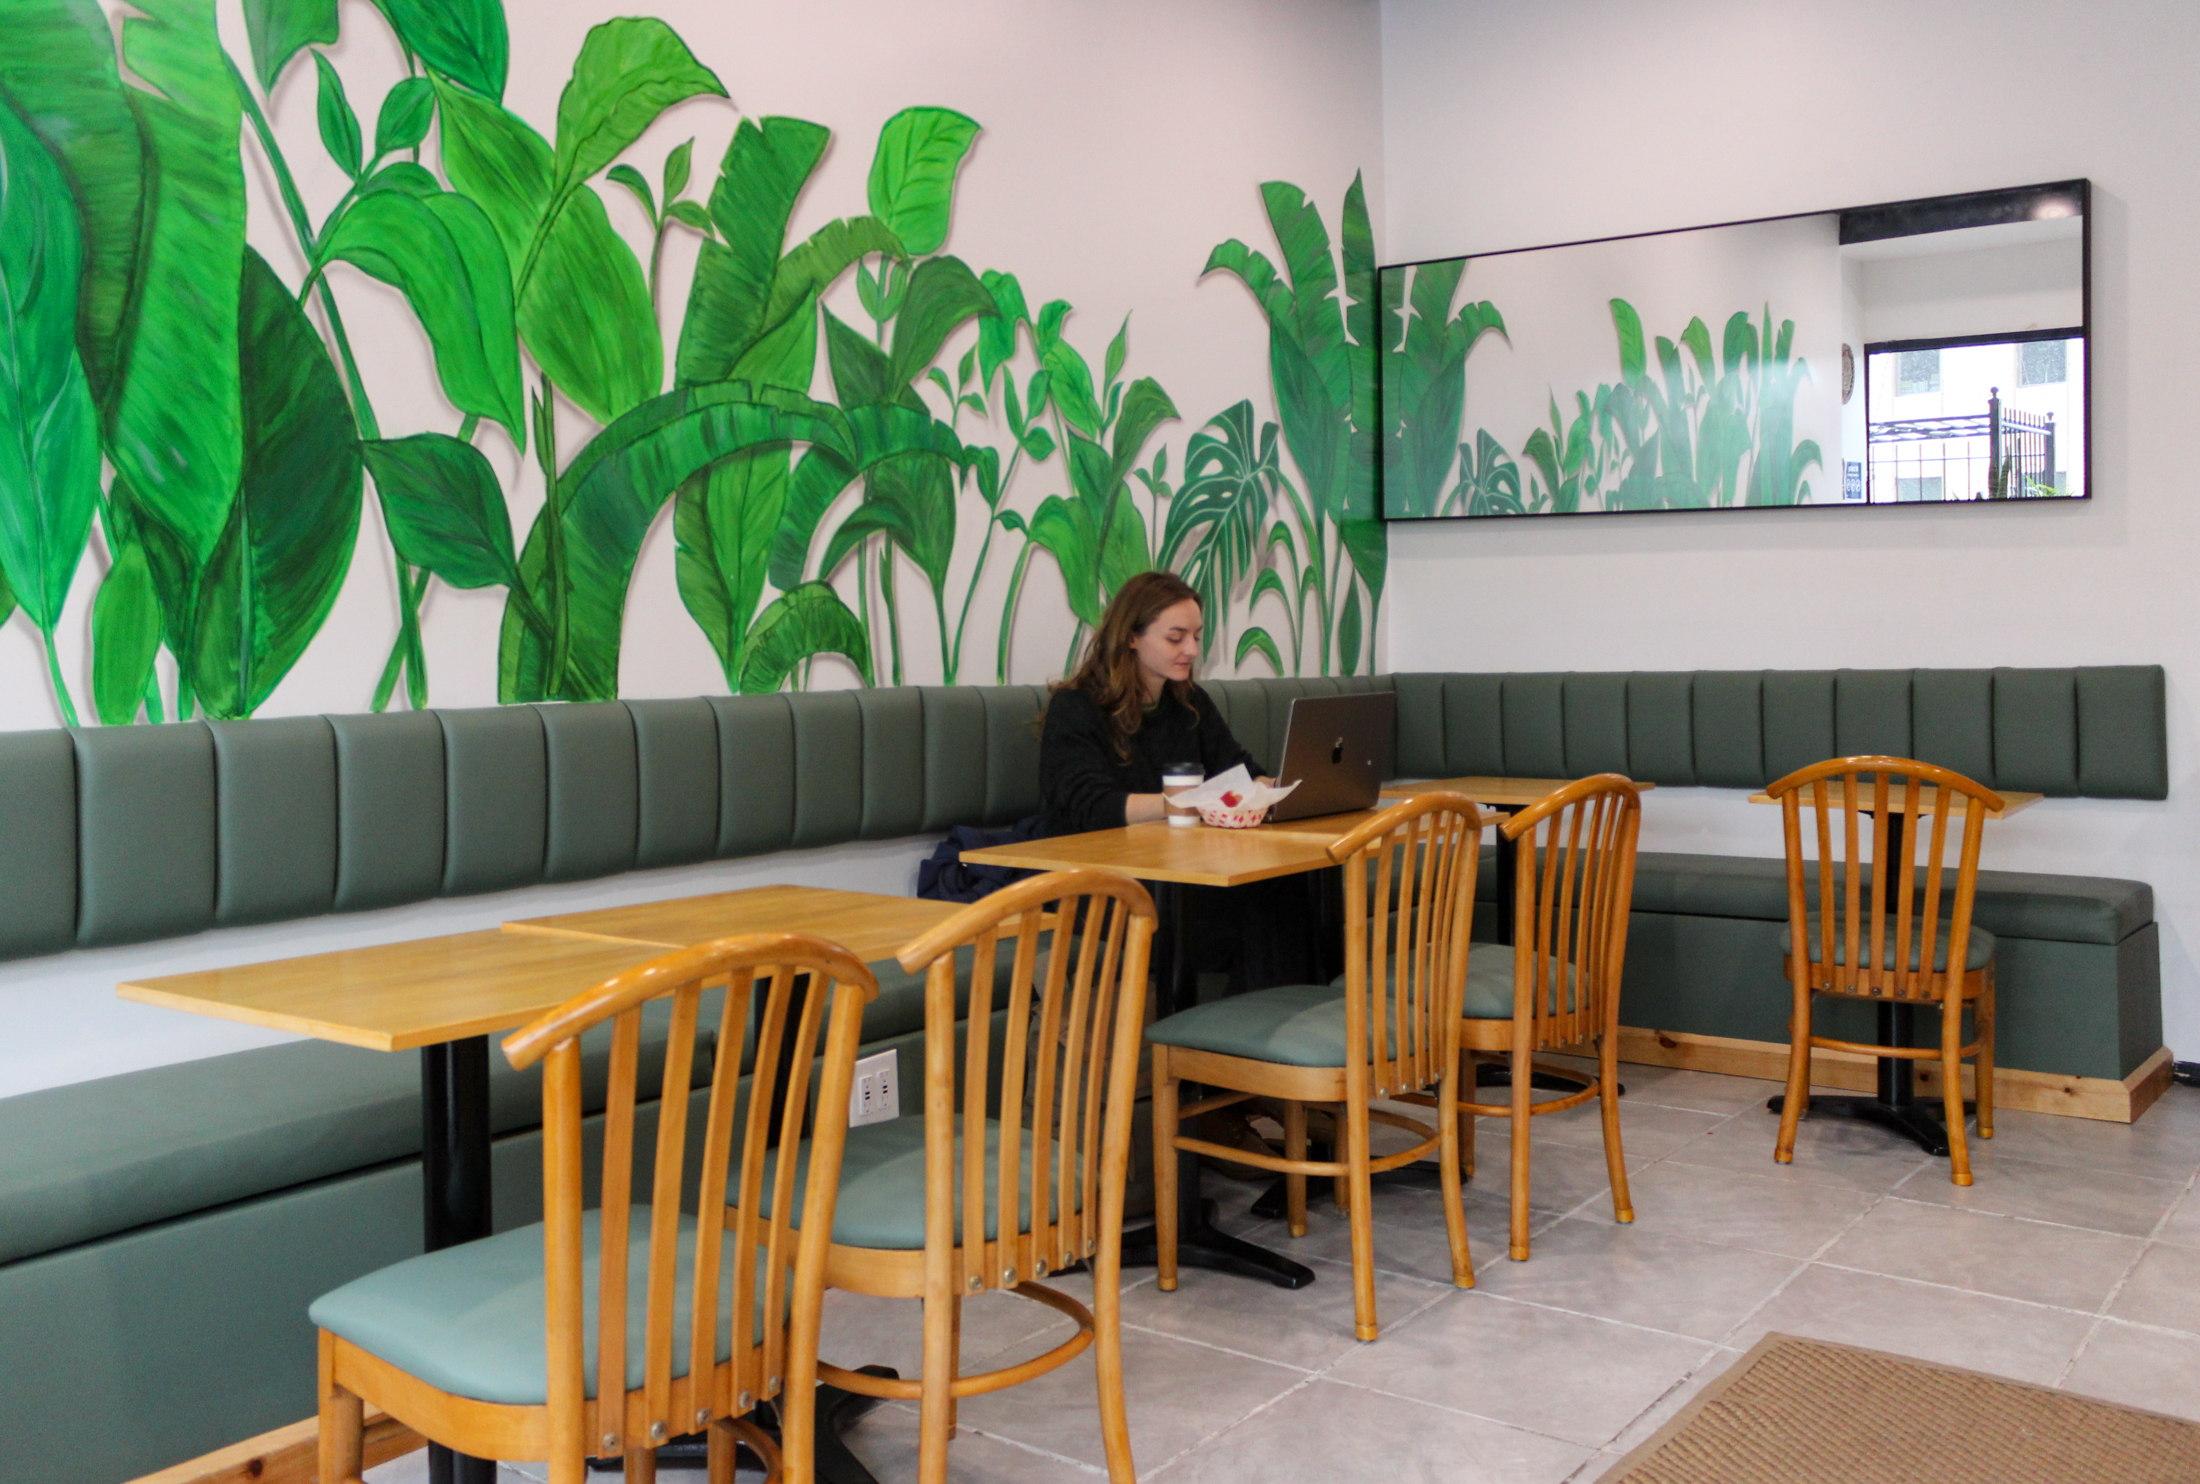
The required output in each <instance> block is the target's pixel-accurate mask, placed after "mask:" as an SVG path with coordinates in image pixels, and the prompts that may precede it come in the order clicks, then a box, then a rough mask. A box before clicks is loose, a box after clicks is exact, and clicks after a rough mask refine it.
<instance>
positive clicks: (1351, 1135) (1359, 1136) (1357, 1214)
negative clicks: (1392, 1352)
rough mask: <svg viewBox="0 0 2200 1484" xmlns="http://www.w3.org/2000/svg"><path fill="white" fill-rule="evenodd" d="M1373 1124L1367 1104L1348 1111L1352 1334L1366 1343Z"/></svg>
mask: <svg viewBox="0 0 2200 1484" xmlns="http://www.w3.org/2000/svg"><path fill="white" fill-rule="evenodd" d="M1369 1124H1370V1120H1369V1118H1368V1116H1367V1104H1366V1102H1364V1101H1360V1100H1355V1101H1354V1102H1352V1103H1349V1104H1347V1105H1346V1107H1345V1165H1346V1166H1347V1168H1348V1170H1349V1179H1350V1181H1351V1185H1352V1208H1351V1211H1350V1213H1349V1214H1350V1215H1351V1218H1352V1330H1353V1333H1354V1334H1355V1335H1357V1336H1358V1337H1359V1338H1360V1339H1363V1340H1372V1339H1374V1338H1375V1199H1374V1196H1375V1176H1374V1173H1373V1171H1371V1170H1370V1169H1369V1168H1368V1165H1369V1163H1370V1160H1371V1158H1372V1156H1371V1155H1370V1153H1369V1150H1368V1142H1369V1141H1368V1133H1369Z"/></svg>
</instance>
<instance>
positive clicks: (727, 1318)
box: [307, 1206, 785, 1407]
mask: <svg viewBox="0 0 2200 1484" xmlns="http://www.w3.org/2000/svg"><path fill="white" fill-rule="evenodd" d="M651 1215H652V1208H650V1207H648V1206H636V1207H634V1208H633V1214H632V1219H631V1223H630V1226H629V1229H628V1233H627V1254H628V1255H627V1263H626V1281H627V1297H626V1352H627V1354H626V1382H625V1385H626V1389H627V1390H629V1391H634V1390H637V1389H639V1388H640V1387H641V1386H642V1385H644V1384H645V1382H646V1381H647V1380H648V1377H647V1375H646V1374H645V1371H644V1366H643V1359H644V1356H645V1355H646V1354H647V1350H648V1334H647V1328H648V1319H649V1296H648V1286H649V1240H650V1224H651ZM602 1237H603V1216H602V1213H601V1212H600V1211H588V1212H585V1213H583V1215H582V1217H581V1328H582V1329H583V1330H590V1329H594V1328H595V1325H596V1309H597V1303H598V1296H599V1293H600V1289H599V1283H600V1281H601V1276H600V1270H601V1261H600V1259H601V1256H602V1251H601V1249H602ZM695 1244H696V1228H695V1218H694V1217H693V1216H688V1215H684V1214H683V1215H682V1216H681V1217H680V1218H679V1237H678V1242H677V1246H676V1250H675V1257H674V1275H675V1276H674V1280H673V1287H674V1291H675V1297H674V1301H673V1309H672V1370H671V1375H672V1378H673V1379H675V1380H677V1379H679V1378H680V1377H682V1376H685V1375H686V1374H687V1373H688V1362H689V1359H690V1350H691V1346H690V1344H689V1337H690V1331H691V1328H692V1324H691V1321H692V1319H693V1305H694V1293H695ZM759 1256H761V1254H759ZM733 1262H734V1252H733V1249H732V1248H731V1247H726V1248H724V1249H722V1251H721V1253H720V1256H719V1262H718V1268H719V1272H718V1324H717V1330H718V1334H717V1338H716V1342H715V1346H714V1349H713V1353H712V1361H713V1363H714V1364H717V1363H723V1362H725V1361H728V1360H731V1359H732V1358H733V1295H734V1286H735V1285H734V1281H733V1280H734V1272H733ZM542 1264H543V1229H542V1224H541V1223H540V1222H537V1223H536V1224H534V1225H533V1226H523V1227H517V1228H514V1229H513V1230H511V1231H507V1232H499V1233H498V1234H497V1235H495V1236H493V1237H485V1238H483V1239H482V1240H480V1241H478V1242H463V1243H461V1244H459V1245H458V1246H456V1247H446V1248H444V1249H443V1250H442V1251H440V1252H428V1253H423V1254H422V1255H420V1256H419V1257H413V1258H407V1259H406V1260H405V1261H403V1262H400V1263H393V1264H392V1265H390V1266H389V1267H386V1268H382V1269H379V1270H378V1271H376V1272H372V1273H369V1274H367V1275H366V1276H365V1277H363V1278H356V1279H353V1280H352V1281H351V1282H349V1283H346V1284H345V1285H344V1286H343V1287H342V1288H338V1289H335V1290H334V1291H332V1292H329V1293H325V1294H323V1295H321V1297H320V1298H318V1299H316V1300H315V1301H314V1303H313V1306H312V1308H311V1309H309V1310H308V1311H307V1312H308V1314H309V1316H310V1317H311V1318H312V1320H313V1322H314V1324H316V1325H317V1326H319V1327H320V1328H322V1329H325V1330H327V1331H329V1332H330V1333H331V1334H334V1335H336V1336H338V1337H339V1338H341V1339H344V1340H347V1341H349V1342H350V1343H352V1344H354V1345H356V1346H358V1347H359V1348H360V1349H362V1350H364V1351H366V1352H367V1353H368V1354H370V1355H373V1356H374V1357H375V1358H376V1359H378V1360H381V1361H383V1362H385V1363H387V1364H389V1365H393V1366H396V1367H398V1368H399V1369H401V1370H403V1371H405V1372H406V1373H407V1374H408V1375H412V1376H416V1377H418V1378H419V1379H420V1380H422V1381H425V1382H427V1383H428V1384H429V1385H430V1386H434V1387H437V1388H439V1389H440V1390H443V1391H448V1392H450V1393H451V1394H452V1395H454V1396H464V1397H471V1398H473V1399H474V1400H475V1401H482V1402H498V1403H502V1404H503V1405H506V1406H518V1407H539V1406H543V1405H545V1404H546V1403H547V1402H548V1401H549V1399H550V1397H549V1384H550V1379H549V1378H550V1368H549V1340H548V1329H547V1327H546V1323H545V1315H544V1309H543V1291H544V1290H543V1275H542V1274H543V1269H542ZM762 1277H763V1274H762V1272H761V1270H759V1272H758V1274H757V1278H758V1279H759V1280H761V1279H762ZM764 1287H765V1285H764V1284H763V1283H762V1282H761V1281H757V1282H754V1283H752V1284H751V1288H752V1289H753V1291H754V1293H755V1303H754V1304H753V1305H752V1306H751V1307H752V1309H753V1312H754V1317H755V1323H754V1326H753V1330H752V1333H751V1336H750V1341H749V1342H750V1343H751V1344H752V1345H757V1344H762V1343H763V1339H764V1320H765V1314H766V1312H767V1311H766V1309H765V1308H764V1303H763V1300H764V1292H763V1290H764ZM781 1296H782V1298H784V1297H785V1294H784V1287H782V1295H781ZM781 1308H782V1315H781V1322H785V1314H784V1308H785V1305H784V1304H782V1306H781ZM596 1364H597V1354H596V1352H594V1351H584V1352H583V1353H582V1377H583V1380H582V1392H583V1394H584V1395H586V1396H589V1397H594V1396H595V1395H596Z"/></svg>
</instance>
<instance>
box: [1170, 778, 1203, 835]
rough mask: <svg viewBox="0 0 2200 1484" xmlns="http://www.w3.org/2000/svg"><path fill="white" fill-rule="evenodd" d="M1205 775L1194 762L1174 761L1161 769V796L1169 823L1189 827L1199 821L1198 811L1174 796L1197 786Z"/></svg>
mask: <svg viewBox="0 0 2200 1484" xmlns="http://www.w3.org/2000/svg"><path fill="white" fill-rule="evenodd" d="M1206 781H1207V775H1206V774H1205V773H1203V772H1201V771H1200V769H1199V767H1198V765H1197V764H1194V763H1176V764H1171V765H1170V766H1168V767H1166V768H1163V769H1162V770H1161V797H1162V801H1163V805H1164V807H1165V808H1166V809H1167V811H1168V817H1169V823H1170V824H1172V825H1182V826H1185V827H1189V826H1192V825H1195V824H1198V823H1199V811H1198V810H1197V809H1193V808H1190V807H1188V806H1185V805H1180V804H1178V803H1177V802H1176V796H1177V795H1178V794H1180V793H1185V792H1188V791H1189V790H1191V789H1195V788H1197V787H1199V786H1200V785H1201V784H1202V783H1205V782H1206Z"/></svg>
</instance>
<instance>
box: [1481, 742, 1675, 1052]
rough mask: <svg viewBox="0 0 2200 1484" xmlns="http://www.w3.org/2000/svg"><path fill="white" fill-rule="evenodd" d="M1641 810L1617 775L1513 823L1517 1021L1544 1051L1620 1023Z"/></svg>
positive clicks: (1572, 787) (1563, 794) (1577, 787)
mask: <svg viewBox="0 0 2200 1484" xmlns="http://www.w3.org/2000/svg"><path fill="white" fill-rule="evenodd" d="M1641 824H1642V804H1641V799H1640V796H1639V794H1638V792H1637V790H1636V787H1635V785H1634V783H1633V782H1632V781H1631V780H1629V779H1627V778H1624V777H1622V776H1620V775H1619V774H1617V773H1599V774H1597V775H1595V776H1593V777H1590V778H1583V779H1579V780H1577V781H1575V782H1573V783H1570V784H1568V785H1567V786H1566V787H1565V788H1563V789H1560V790H1558V791H1557V792H1556V793H1553V794H1551V795H1550V796H1549V797H1547V798H1545V799H1543V800H1541V801H1540V802H1538V803H1536V804H1535V805H1533V806H1532V807H1530V808H1527V809H1523V810H1521V811H1520V812H1519V813H1517V814H1515V815H1514V816H1513V817H1512V818H1511V819H1509V820H1507V821H1506V823H1505V827H1504V828H1505V833H1506V835H1508V836H1509V837H1511V838H1512V839H1513V840H1514V841H1516V842H1517V844H1518V853H1517V856H1516V863H1517V864H1516V870H1517V872H1518V875H1517V877H1516V889H1515V893H1514V919H1513V995H1514V1014H1515V1016H1516V1017H1517V1016H1519V1015H1521V1014H1523V1013H1526V1014H1527V1015H1529V1016H1530V1017H1532V1020H1533V1024H1534V1035H1533V1044H1534V1046H1535V1048H1536V1049H1537V1050H1543V1049H1546V1048H1549V1047H1554V1046H1571V1045H1575V1044H1577V1043H1579V1042H1582V1041H1585V1040H1587V1039H1589V1038H1590V1037H1591V1036H1594V1035H1597V1034H1599V1033H1600V1032H1608V1031H1610V1030H1611V1029H1612V1028H1613V1027H1614V1026H1616V1024H1617V1019H1616V1017H1617V1014H1618V1010H1619V984H1620V974H1621V970H1622V968H1623V966H1624V964H1625V960H1626V953H1627V921H1628V913H1629V910H1630V908H1631V907H1632V905H1633V900H1634V887H1635V842H1636V838H1637V836H1638V834H1639V833H1640V829H1641Z"/></svg>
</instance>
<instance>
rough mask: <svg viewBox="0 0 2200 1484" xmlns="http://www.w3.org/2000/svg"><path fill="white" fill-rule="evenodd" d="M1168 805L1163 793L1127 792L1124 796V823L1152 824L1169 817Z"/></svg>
mask: <svg viewBox="0 0 2200 1484" xmlns="http://www.w3.org/2000/svg"><path fill="white" fill-rule="evenodd" d="M1168 812H1169V810H1168V805H1167V803H1166V802H1165V800H1164V796H1163V795H1161V794H1125V795H1124V796H1123V823H1125V824H1151V823H1152V822H1153V821H1154V820H1157V819H1165V818H1167V817H1168Z"/></svg>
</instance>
